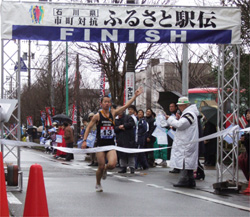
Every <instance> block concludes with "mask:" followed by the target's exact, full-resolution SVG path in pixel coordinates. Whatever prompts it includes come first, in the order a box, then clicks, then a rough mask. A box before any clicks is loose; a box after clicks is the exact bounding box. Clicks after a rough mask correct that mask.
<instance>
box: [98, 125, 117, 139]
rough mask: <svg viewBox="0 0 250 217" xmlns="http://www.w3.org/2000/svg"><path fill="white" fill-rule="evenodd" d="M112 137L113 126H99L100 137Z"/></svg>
mask: <svg viewBox="0 0 250 217" xmlns="http://www.w3.org/2000/svg"><path fill="white" fill-rule="evenodd" d="M113 138H114V127H113V126H110V127H101V139H113Z"/></svg>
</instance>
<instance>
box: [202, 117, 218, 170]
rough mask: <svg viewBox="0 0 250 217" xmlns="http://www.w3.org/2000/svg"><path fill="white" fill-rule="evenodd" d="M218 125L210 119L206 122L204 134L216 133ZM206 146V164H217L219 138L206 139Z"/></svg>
mask: <svg viewBox="0 0 250 217" xmlns="http://www.w3.org/2000/svg"><path fill="white" fill-rule="evenodd" d="M216 132H217V130H216V126H215V125H214V124H212V123H211V122H209V121H206V122H205V126H204V133H203V134H204V136H208V135H211V134H213V133H216ZM204 146H205V152H204V158H205V162H204V165H205V166H215V164H216V153H217V138H213V139H209V140H205V141H204Z"/></svg>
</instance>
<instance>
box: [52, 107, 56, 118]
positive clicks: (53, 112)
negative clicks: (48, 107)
mask: <svg viewBox="0 0 250 217" xmlns="http://www.w3.org/2000/svg"><path fill="white" fill-rule="evenodd" d="M55 114H56V110H55V107H52V116H55Z"/></svg>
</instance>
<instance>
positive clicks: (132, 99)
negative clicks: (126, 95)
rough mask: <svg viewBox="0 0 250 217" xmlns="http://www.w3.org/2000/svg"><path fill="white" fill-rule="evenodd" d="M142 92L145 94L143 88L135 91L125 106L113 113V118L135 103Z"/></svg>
mask: <svg viewBox="0 0 250 217" xmlns="http://www.w3.org/2000/svg"><path fill="white" fill-rule="evenodd" d="M142 92H143V88H142V87H139V88H138V89H137V90H136V91H135V94H134V96H133V97H132V98H131V99H130V100H129V101H128V102H127V103H126V104H125V105H124V106H121V107H119V108H118V109H116V110H114V111H113V116H114V117H116V115H118V114H119V113H121V112H123V111H125V110H126V109H127V108H128V107H129V106H130V105H131V104H132V103H133V102H134V101H135V99H136V97H137V96H140V95H141V93H142Z"/></svg>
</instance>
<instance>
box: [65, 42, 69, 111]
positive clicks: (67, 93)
mask: <svg viewBox="0 0 250 217" xmlns="http://www.w3.org/2000/svg"><path fill="white" fill-rule="evenodd" d="M68 70H69V66H68V42H67V41H66V115H69V84H68Z"/></svg>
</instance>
